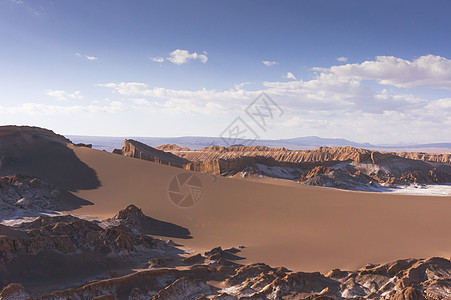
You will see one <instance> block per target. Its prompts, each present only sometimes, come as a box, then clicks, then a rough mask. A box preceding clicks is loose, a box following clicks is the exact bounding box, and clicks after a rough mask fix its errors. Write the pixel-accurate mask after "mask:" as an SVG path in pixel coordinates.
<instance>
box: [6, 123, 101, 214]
mask: <svg viewBox="0 0 451 300" xmlns="http://www.w3.org/2000/svg"><path fill="white" fill-rule="evenodd" d="M83 146H87V145H83ZM74 147H77V146H75V145H73V144H72V143H71V141H70V140H68V139H66V138H65V137H63V136H61V135H58V134H55V133H54V132H53V131H51V130H47V129H42V128H37V127H30V126H0V176H11V175H14V174H23V175H25V176H30V177H33V178H39V180H42V181H43V182H46V183H48V184H50V185H52V186H55V187H56V188H57V189H59V190H60V191H61V194H62V199H61V208H63V209H73V208H77V207H80V206H81V205H86V204H89V202H87V201H85V200H83V199H80V198H78V197H76V196H74V195H73V194H72V192H73V191H77V190H81V189H94V188H97V187H98V186H100V182H99V180H98V178H97V175H96V173H95V171H94V170H93V169H91V168H90V167H89V166H87V165H86V164H85V163H83V162H82V161H81V160H80V159H79V158H78V157H77V156H76V155H75V153H74V151H73V148H74Z"/></svg>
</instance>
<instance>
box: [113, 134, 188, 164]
mask: <svg viewBox="0 0 451 300" xmlns="http://www.w3.org/2000/svg"><path fill="white" fill-rule="evenodd" d="M113 153H115V154H120V155H124V156H130V157H134V158H139V159H144V160H148V161H152V162H156V163H160V164H165V165H170V166H174V167H183V166H184V165H186V164H187V163H189V161H188V160H186V159H184V158H180V157H178V156H176V155H174V154H171V153H169V152H164V151H162V150H158V149H156V148H153V147H150V146H147V145H145V144H143V143H141V142H138V141H135V140H125V141H124V147H122V149H115V150H114V151H113Z"/></svg>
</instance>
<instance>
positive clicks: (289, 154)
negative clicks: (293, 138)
mask: <svg viewBox="0 0 451 300" xmlns="http://www.w3.org/2000/svg"><path fill="white" fill-rule="evenodd" d="M157 149H160V147H157ZM161 149H165V151H169V152H171V153H173V154H175V155H177V156H179V157H183V158H185V159H187V160H189V161H192V162H198V161H211V160H215V159H234V158H239V157H255V156H264V157H272V158H274V159H275V160H276V161H280V162H290V163H301V162H324V161H347V160H353V161H356V162H362V161H366V160H371V162H372V163H373V164H376V163H379V162H381V161H383V160H387V159H389V158H393V156H397V157H402V158H408V159H414V160H421V161H425V162H442V163H451V153H439V154H431V153H417V152H400V153H397V152H379V151H372V150H366V149H361V148H354V147H332V148H329V147H319V148H318V149H316V150H288V149H286V148H269V147H265V146H250V147H248V146H231V147H221V146H210V147H206V148H203V149H200V150H189V149H186V148H180V147H178V146H176V145H164V146H161Z"/></svg>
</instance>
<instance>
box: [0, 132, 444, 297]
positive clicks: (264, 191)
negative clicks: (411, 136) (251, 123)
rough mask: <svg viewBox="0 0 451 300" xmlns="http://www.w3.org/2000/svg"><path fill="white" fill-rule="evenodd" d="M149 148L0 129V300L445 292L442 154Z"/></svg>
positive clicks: (347, 149) (344, 149)
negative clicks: (438, 189)
mask: <svg viewBox="0 0 451 300" xmlns="http://www.w3.org/2000/svg"><path fill="white" fill-rule="evenodd" d="M158 148H159V149H155V148H152V147H150V146H147V145H144V144H142V143H139V142H137V141H134V140H126V141H125V145H124V147H123V148H122V149H121V150H115V151H114V153H108V152H106V151H101V150H96V149H92V148H90V145H86V144H73V143H72V142H70V141H69V140H68V139H66V138H64V137H63V136H61V135H57V134H55V133H53V132H52V131H49V130H46V129H41V128H35V127H17V126H3V127H1V128H0V153H1V167H0V175H1V176H3V177H1V190H0V193H1V194H0V195H1V200H2V202H1V203H0V204H1V205H2V212H1V218H2V225H1V227H0V229H1V236H0V245H1V247H0V258H1V273H0V276H1V280H2V284H3V291H2V292H1V294H0V295H1V297H2V299H24V298H27V297H30V299H110V298H111V299H282V298H283V299H347V298H354V299H360V298H361V299H363V298H365V299H366V298H368V299H382V298H383V299H447V297H450V295H451V294H450V280H451V261H450V260H449V249H450V248H451V240H450V239H449V238H448V237H449V228H451V219H450V218H449V211H450V209H451V197H450V196H449V195H445V196H428V195H422V196H418V195H409V194H402V193H401V194H398V193H393V192H390V191H386V190H385V191H384V189H396V188H400V187H402V186H405V185H418V186H419V187H421V185H424V184H428V185H434V184H435V185H437V184H440V185H446V184H449V182H450V179H449V178H450V176H451V172H450V154H449V153H448V154H445V153H443V154H426V153H381V152H376V151H369V150H364V149H357V148H351V147H342V148H320V149H317V150H314V151H290V150H287V149H270V148H265V147H243V146H233V147H229V148H224V147H214V146H213V147H209V148H208V149H202V150H200V151H191V150H189V149H182V148H181V147H178V146H175V145H162V146H161V147H158ZM184 178H185V179H184ZM174 179H177V180H178V181H177V183H178V184H176V186H171V184H172V185H173V184H174ZM331 182H332V183H333V184H331ZM324 186H325V187H324ZM398 186H399V187H398ZM194 188H196V189H194ZM377 189H381V190H378V192H375V191H376V190H377ZM195 192H197V194H196V193H195ZM174 195H175V196H177V195H178V196H180V197H178V198H177V197H174ZM184 201H185V202H184ZM190 201H191V202H190Z"/></svg>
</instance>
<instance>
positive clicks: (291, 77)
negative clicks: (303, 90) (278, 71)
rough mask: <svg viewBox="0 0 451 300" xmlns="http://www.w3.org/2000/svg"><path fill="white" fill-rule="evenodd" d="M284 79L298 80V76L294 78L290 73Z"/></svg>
mask: <svg viewBox="0 0 451 300" xmlns="http://www.w3.org/2000/svg"><path fill="white" fill-rule="evenodd" d="M283 78H287V79H293V80H296V76H294V74H293V73H291V72H288V73H287V75H285V76H283Z"/></svg>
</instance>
